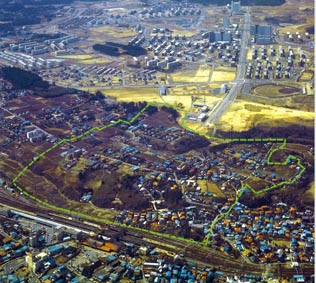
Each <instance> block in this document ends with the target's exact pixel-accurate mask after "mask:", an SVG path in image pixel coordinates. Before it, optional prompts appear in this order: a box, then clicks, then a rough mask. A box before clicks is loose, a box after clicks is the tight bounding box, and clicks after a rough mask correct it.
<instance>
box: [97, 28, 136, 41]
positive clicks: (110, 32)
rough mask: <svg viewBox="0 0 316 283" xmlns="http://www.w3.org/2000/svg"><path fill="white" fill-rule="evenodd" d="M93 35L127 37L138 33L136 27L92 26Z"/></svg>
mask: <svg viewBox="0 0 316 283" xmlns="http://www.w3.org/2000/svg"><path fill="white" fill-rule="evenodd" d="M91 35H92V36H103V37H105V36H106V37H112V38H127V37H133V36H135V35H137V32H136V31H135V30H134V29H127V28H119V27H114V26H102V27H93V28H91Z"/></svg>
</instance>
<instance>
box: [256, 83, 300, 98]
mask: <svg viewBox="0 0 316 283" xmlns="http://www.w3.org/2000/svg"><path fill="white" fill-rule="evenodd" d="M301 91H302V89H301V87H300V86H298V85H294V84H291V85H289V84H287V85H283V84H264V85H260V86H257V87H255V88H254V89H253V90H252V93H254V94H256V95H261V96H265V97H271V98H279V97H284V96H289V95H297V94H301Z"/></svg>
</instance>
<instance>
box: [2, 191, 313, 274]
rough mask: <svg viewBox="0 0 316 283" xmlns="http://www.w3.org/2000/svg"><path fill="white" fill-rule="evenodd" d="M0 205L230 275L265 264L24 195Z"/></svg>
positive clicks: (278, 269)
mask: <svg viewBox="0 0 316 283" xmlns="http://www.w3.org/2000/svg"><path fill="white" fill-rule="evenodd" d="M0 204H3V205H5V206H7V207H8V209H14V210H20V211H21V212H22V211H23V212H27V213H28V214H31V215H34V216H37V217H39V218H41V219H47V220H50V221H54V222H57V223H59V224H61V225H65V226H73V227H76V228H79V229H82V230H86V231H91V232H101V233H102V234H103V235H105V236H107V237H109V238H111V239H113V238H117V239H119V240H120V241H122V242H129V243H133V244H135V245H148V246H151V247H156V248H159V249H161V250H165V251H167V252H168V253H169V254H171V255H181V256H183V257H184V258H186V259H187V260H190V261H194V262H198V263H200V264H201V265H205V266H209V267H217V268H220V270H221V271H223V272H225V273H226V274H227V275H234V274H236V273H237V274H238V273H240V272H242V273H244V274H245V273H249V274H257V275H262V274H263V273H264V271H265V265H261V264H255V263H249V262H246V261H245V260H244V259H242V258H234V257H231V256H229V255H225V254H223V253H222V252H221V251H218V250H215V249H212V248H210V247H207V246H203V245H202V244H199V243H195V242H186V241H184V240H181V239H176V238H169V237H168V235H165V236H164V235H163V234H161V235H156V234H152V233H150V231H148V232H146V231H143V230H142V231H139V230H136V229H133V228H132V227H121V226H119V225H115V224H104V223H97V222H95V221H90V220H88V219H76V218H73V217H72V216H71V215H67V214H65V213H61V212H56V211H54V210H52V209H47V208H46V207H41V205H39V204H38V203H36V202H33V201H31V200H29V199H27V200H25V199H24V198H21V197H17V198H15V197H13V196H12V195H10V194H7V193H4V192H0ZM270 269H271V273H272V274H274V275H276V276H283V277H291V276H293V275H294V274H297V271H296V270H295V269H289V268H286V267H285V265H281V264H279V265H278V264H273V265H271V267H270ZM300 269H301V271H302V273H303V274H304V275H308V276H311V275H312V274H314V266H313V265H312V264H305V265H301V266H300Z"/></svg>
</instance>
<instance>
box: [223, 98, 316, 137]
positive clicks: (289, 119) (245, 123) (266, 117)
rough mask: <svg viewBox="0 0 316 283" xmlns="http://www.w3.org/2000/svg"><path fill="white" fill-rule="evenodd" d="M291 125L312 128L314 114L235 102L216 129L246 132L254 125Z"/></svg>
mask: <svg viewBox="0 0 316 283" xmlns="http://www.w3.org/2000/svg"><path fill="white" fill-rule="evenodd" d="M291 124H302V125H305V126H307V127H313V124H314V113H313V112H306V111H301V110H295V109H288V108H283V107H275V106H266V105H262V104H258V103H252V102H247V101H236V102H234V104H232V105H231V106H230V108H229V109H228V111H227V112H226V113H225V114H224V115H223V116H222V117H221V119H220V120H219V121H218V123H217V125H218V127H217V128H218V129H221V130H223V131H247V130H249V129H251V128H252V127H254V126H256V125H266V126H269V127H282V126H288V125H291Z"/></svg>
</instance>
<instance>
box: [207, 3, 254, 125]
mask: <svg viewBox="0 0 316 283" xmlns="http://www.w3.org/2000/svg"><path fill="white" fill-rule="evenodd" d="M249 31H250V13H249V7H247V12H246V13H245V21H244V25H243V33H242V39H241V47H240V55H239V64H238V66H237V74H236V79H235V81H234V82H233V83H232V87H231V89H230V91H229V92H228V93H227V95H226V96H225V97H224V98H223V100H222V101H221V102H219V103H218V104H217V105H216V106H215V109H214V110H213V111H212V113H211V114H210V116H209V118H208V119H207V120H206V122H205V123H206V124H215V123H216V121H217V120H218V119H219V118H220V117H221V116H222V115H223V114H224V112H225V111H226V110H227V109H228V107H229V106H230V104H231V103H232V102H233V101H234V100H235V99H236V97H237V95H238V93H240V91H241V89H242V86H243V84H244V83H245V71H246V59H247V44H248V39H249Z"/></svg>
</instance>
